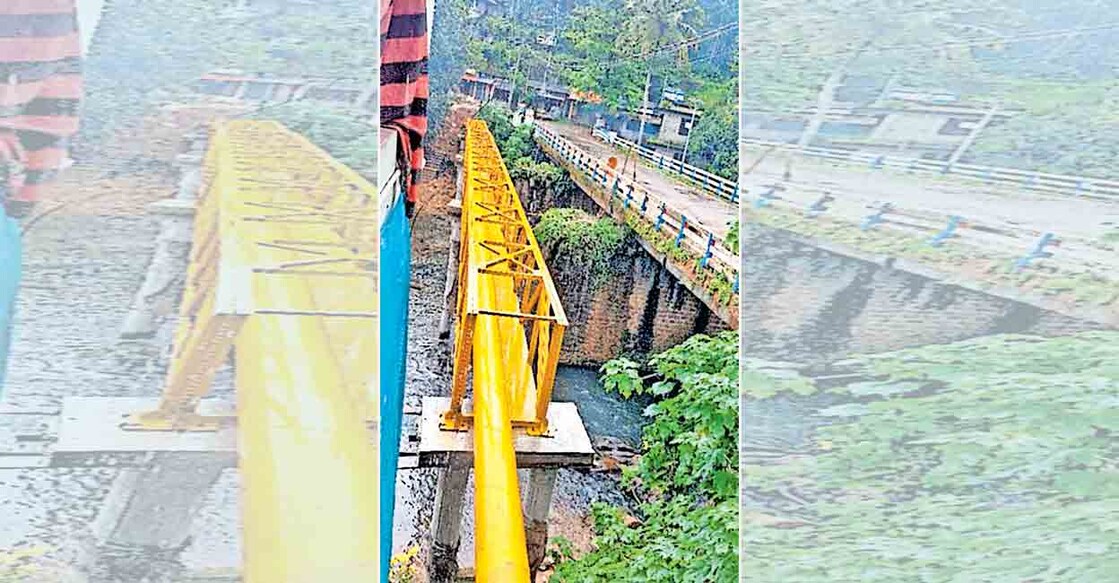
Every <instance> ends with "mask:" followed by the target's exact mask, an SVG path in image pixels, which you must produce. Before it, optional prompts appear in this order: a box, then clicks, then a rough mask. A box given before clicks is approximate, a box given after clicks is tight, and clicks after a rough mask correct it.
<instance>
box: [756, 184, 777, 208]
mask: <svg viewBox="0 0 1119 583" xmlns="http://www.w3.org/2000/svg"><path fill="white" fill-rule="evenodd" d="M776 192H777V189H776V188H774V187H772V186H770V187H769V188H767V189H766V190H765V192H763V193H761V194H760V195H758V199H757V200H755V201H754V208H759V209H760V208H762V207H765V206H769V203H770V202H772V201H773V200H774V199H776V198H777V197H776V196H775V194H774V193H776Z"/></svg>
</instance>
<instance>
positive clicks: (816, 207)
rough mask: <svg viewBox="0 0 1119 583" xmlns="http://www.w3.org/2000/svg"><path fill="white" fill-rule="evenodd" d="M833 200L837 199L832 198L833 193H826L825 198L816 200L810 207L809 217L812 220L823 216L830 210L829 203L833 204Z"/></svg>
mask: <svg viewBox="0 0 1119 583" xmlns="http://www.w3.org/2000/svg"><path fill="white" fill-rule="evenodd" d="M833 200H835V197H834V196H832V195H831V193H828V192H825V193H824V195H823V196H821V197H820V198H818V199H817V200H816V202H814V203H812V204H811V205H809V206H808V212H807V215H808V216H809V217H810V218H816V217H818V216H820V215H822V214H823V213H824V211H826V210H828V203H829V202H832V201H833Z"/></svg>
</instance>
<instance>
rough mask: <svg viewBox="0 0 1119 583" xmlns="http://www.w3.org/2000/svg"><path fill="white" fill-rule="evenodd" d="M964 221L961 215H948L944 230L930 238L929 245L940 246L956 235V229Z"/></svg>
mask: <svg viewBox="0 0 1119 583" xmlns="http://www.w3.org/2000/svg"><path fill="white" fill-rule="evenodd" d="M962 223H963V217H961V216H959V215H950V216H949V217H948V224H947V225H945V227H944V230H943V231H941V232H939V233H937V234H936V235H934V236H933V238H932V239H929V245H932V246H933V247H940V246H941V245H943V244H944V242H945V241H947V240H948V239H951V238H952V237H954V236H956V229H957V228H958V227H959V226H960V225H961V224H962Z"/></svg>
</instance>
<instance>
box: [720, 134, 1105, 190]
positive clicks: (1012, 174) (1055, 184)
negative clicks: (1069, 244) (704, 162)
mask: <svg viewBox="0 0 1119 583" xmlns="http://www.w3.org/2000/svg"><path fill="white" fill-rule="evenodd" d="M742 143H743V144H748V145H753V146H759V147H765V148H775V149H778V150H783V151H787V152H793V153H797V154H802V155H805V156H812V157H814V158H823V159H826V160H832V161H836V162H846V163H852V164H861V165H865V166H868V167H870V168H872V169H880V168H894V169H901V170H905V171H909V172H928V173H936V174H954V175H957V176H964V177H968V178H974V179H978V180H982V181H984V182H988V183H992V184H999V185H1003V186H1017V187H1020V188H1025V189H1028V190H1034V191H1038V192H1047V193H1051V194H1063V195H1068V196H1090V197H1094V198H1100V199H1104V200H1119V181H1114V180H1105V179H1103V178H1093V177H1087V176H1068V175H1063V174H1049V173H1046V172H1032V171H1029V170H1019V169H1016V168H1000V167H996V166H978V165H975V164H960V163H957V164H953V165H948V163H947V162H941V161H936V160H924V159H921V158H913V157H902V156H889V155H885V154H872V153H869V152H859V151H851V150H841V149H838V148H821V147H816V146H811V147H807V148H800V147H798V146H796V145H795V144H788V143H785V142H773V141H768V140H760V139H754V138H742Z"/></svg>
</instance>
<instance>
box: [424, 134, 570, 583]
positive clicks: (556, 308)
mask: <svg viewBox="0 0 1119 583" xmlns="http://www.w3.org/2000/svg"><path fill="white" fill-rule="evenodd" d="M464 167H465V180H464V189H463V217H462V221H463V222H462V246H461V253H460V261H461V264H460V266H459V278H460V279H459V281H460V287H459V296H458V316H459V318H458V322H459V323H458V327H457V328H456V330H455V365H454V383H453V385H452V395H451V407H450V410H449V411H448V412H447V413H446V415H444V418H443V427H444V428H446V429H452V430H458V429H465V428H468V427H472V428H473V430H474V485H475V510H474V512H475V521H474V523H475V569H476V573H475V575H476V579H477V580H478V581H480V582H482V583H528V582H529V581H530V578H531V574H530V572H529V566H528V553H527V550H526V546H525V532H524V518H523V516H522V513H521V503H520V493H519V484H518V480H517V461H516V452H515V450H514V446H513V443H514V427H522V428H524V430H526V431H527V432H528V433H530V434H533V435H541V434H543V433H544V432H545V431H546V430H547V417H546V415H547V409H548V401H549V400H550V396H551V390H552V386H551V385H552V381H553V379H554V373H555V368H556V365H557V363H558V360H559V348H560V342H562V338H563V329H564V328H565V327H566V326H567V319H566V316H565V315H564V313H563V308H562V307H561V306H560V304H559V295H558V293H557V292H556V290H555V286H554V285H553V284H552V281H551V276H550V275H549V274H548V270H547V267H546V266H545V265H544V261H543V255H542V254H541V252H540V247H539V245H538V244H537V242H536V239H535V237H534V236H533V234H532V227H531V226H530V225H529V223H528V219H527V217H526V216H525V212H524V208H523V207H522V206H521V203H520V200H519V199H518V198H517V193H516V191H515V190H514V188H513V184H512V180H511V179H510V178H509V173H508V171H507V169H506V167H505V164H504V163H503V162H502V160H501V156H500V153H499V152H498V150H497V145H496V143H495V142H494V140H493V136H492V135H491V134H490V133H489V130H488V129H487V128H486V125H485V123H484V122H481V121H478V120H472V121H470V122H469V123H468V125H467V135H466V152H465V157H464ZM526 326H530V327H531V329H528V328H526ZM528 332H531V333H528ZM468 365H470V368H472V370H473V389H474V407H473V412H469V413H468V412H465V411H463V398H464V395H465V393H466V379H467V366H468Z"/></svg>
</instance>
